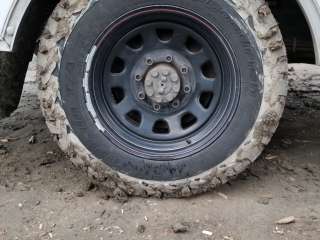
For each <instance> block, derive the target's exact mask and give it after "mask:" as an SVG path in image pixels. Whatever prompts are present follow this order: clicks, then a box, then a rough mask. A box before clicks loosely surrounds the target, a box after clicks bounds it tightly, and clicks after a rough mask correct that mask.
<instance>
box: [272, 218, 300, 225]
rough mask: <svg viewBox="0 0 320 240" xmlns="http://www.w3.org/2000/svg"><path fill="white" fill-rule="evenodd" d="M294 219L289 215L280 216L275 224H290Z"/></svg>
mask: <svg viewBox="0 0 320 240" xmlns="http://www.w3.org/2000/svg"><path fill="white" fill-rule="evenodd" d="M295 221H296V219H295V217H294V216H290V217H285V218H282V219H280V220H278V221H276V224H280V225H283V224H290V223H294V222H295Z"/></svg>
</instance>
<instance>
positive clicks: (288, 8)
mask: <svg viewBox="0 0 320 240" xmlns="http://www.w3.org/2000/svg"><path fill="white" fill-rule="evenodd" d="M125 2H126V1H123V3H120V2H119V3H116V2H115V1H114V0H100V1H87V0H77V1H76V0H75V1H71V0H61V1H58V0H51V1H47V2H46V3H44V1H40V0H6V1H4V2H2V3H0V51H1V52H2V55H0V60H1V58H2V59H5V60H3V61H4V62H2V63H1V61H0V66H3V68H2V69H0V74H1V73H5V74H8V76H9V77H7V78H3V79H4V80H2V81H4V83H3V84H2V89H4V90H2V89H1V88H0V93H1V94H2V93H4V92H6V93H7V97H5V98H6V99H5V100H2V102H1V98H0V104H3V105H5V104H7V105H9V106H8V108H7V109H6V111H4V115H5V114H8V113H9V112H10V111H12V110H13V109H14V107H15V105H16V104H17V99H19V97H20V94H21V89H22V84H23V80H22V76H23V74H25V72H26V69H27V63H28V62H29V60H30V59H31V57H32V53H33V52H34V50H35V49H36V51H35V52H36V53H35V54H36V55H37V59H38V68H39V70H38V73H39V76H40V77H39V81H40V90H41V91H40V99H41V104H42V109H43V112H44V116H45V117H46V120H47V124H48V127H49V129H50V131H51V132H52V133H53V134H54V135H55V136H56V137H57V139H58V142H59V145H60V147H61V148H62V150H63V151H66V152H67V153H69V155H70V156H71V159H72V160H73V162H74V163H75V164H76V165H78V166H80V167H81V168H83V169H85V171H87V172H88V174H89V176H91V177H92V178H93V179H94V180H95V181H96V182H98V183H100V184H101V185H103V186H104V187H105V188H106V189H107V191H111V193H110V194H111V195H121V194H128V195H138V196H158V197H162V196H168V197H171V196H173V197H187V196H190V195H193V194H198V193H201V192H205V191H208V190H211V189H212V188H214V187H215V186H217V185H219V184H221V183H225V182H227V181H228V180H229V179H230V178H232V177H234V176H236V175H237V174H238V173H239V172H241V171H243V170H244V169H245V168H246V167H247V166H248V165H249V164H250V163H251V162H252V161H254V160H255V159H256V157H257V156H258V155H259V154H260V153H261V151H262V150H263V147H264V146H265V145H266V144H267V143H268V142H269V140H270V138H271V136H272V134H273V133H274V131H275V129H276V127H277V125H278V121H279V119H280V117H281V114H282V110H283V107H284V102H285V96H286V90H287V89H286V80H285V78H286V67H287V57H286V53H285V51H284V45H283V40H284V42H285V45H286V48H287V50H288V57H289V61H290V62H292V61H296V60H299V55H301V56H303V58H300V60H301V61H306V62H309V63H313V64H320V0H291V1H285V0H270V1H267V2H268V3H269V6H270V8H271V12H270V10H269V7H268V5H267V4H266V3H265V2H264V1H263V0H261V1H254V0H246V1H244V0H237V1H234V2H232V3H231V1H228V0H208V1H204V0H198V1H187V0H182V1H178V0H176V1H175V0H168V1H160V0H154V1H149V2H148V1H142V3H141V2H139V1H137V2H136V3H135V1H132V2H130V1H129V2H128V3H127V4H128V10H127V11H126V12H124V11H125V10H123V9H125V8H126V6H125V5H124V4H125ZM112 4H113V5H112ZM112 6H114V9H115V11H114V12H115V13H113V12H112V11H109V10H108V9H111V8H113V7H112ZM193 8H195V10H194V11H193V10H192V9H193ZM246 8H248V9H246ZM101 9H103V11H105V13H106V16H105V15H100V14H102V10H101ZM52 11H53V12H52ZM210 11H212V12H214V14H211V15H210ZM153 13H154V14H153ZM117 14H118V15H117ZM121 14H122V15H121ZM272 14H273V15H274V16H275V18H274V17H273V15H272ZM50 15H51V16H50ZM215 15H217V16H220V18H219V19H220V20H218V18H217V19H215ZM49 16H50V17H49ZM104 16H105V17H104ZM178 16H180V17H181V18H180V19H179V18H178ZM48 19H49V20H48ZM145 19H147V20H145ZM167 19H168V20H167ZM181 19H184V20H185V22H183V20H181ZM275 20H277V21H278V22H279V23H280V29H281V32H280V30H279V29H278V24H277V22H276V21H275ZM95 21H96V25H95V23H94V22H95ZM215 21H216V23H215ZM124 22H125V23H126V24H127V25H128V26H129V27H127V25H123V23H124ZM32 23H34V26H31V24H32ZM138 23H139V24H140V25H139V24H138ZM292 23H294V24H292ZM61 24H63V25H61ZM211 24H212V25H211ZM215 24H216V25H215ZM44 25H46V27H45V29H44V31H43V32H42V29H43V26H44ZM131 25H132V26H131ZM88 26H91V28H90V27H88ZM97 29H98V30H97ZM104 29H105V30H104ZM141 29H143V30H141ZM41 32H42V35H41V36H40V33H41ZM149 32H150V33H149ZM89 33H90V34H89ZM111 33H112V34H111ZM155 33H156V35H157V36H153V34H155ZM176 33H178V35H177V34H176ZM281 33H282V34H281ZM148 34H149V35H148ZM179 34H180V35H179ZM237 34H239V35H238V37H235V36H237ZM118 35H119V37H118ZM90 36H91V37H90ZM93 36H96V37H95V39H93ZM282 36H283V38H282ZM39 37H40V40H39V44H38V43H37V39H38V38H39ZM116 37H117V39H114V38H116ZM155 37H156V38H157V39H156V40H155V39H154V38H155ZM79 38H82V41H79ZM181 38H183V40H181ZM150 39H152V40H150ZM239 40H240V41H239ZM148 41H155V42H153V43H154V44H155V47H152V42H148ZM176 41H181V42H179V44H177V43H176ZM26 42H28V44H26ZM61 42H62V43H61ZM92 42H94V44H93V45H92ZM109 42H110V43H109ZM121 44H124V45H121ZM150 44H151V45H150ZM180 45H183V49H181V46H180ZM36 46H38V47H37V48H36ZM120 46H122V47H120ZM127 48H128V49H129V50H130V51H131V52H130V53H129V52H125V50H128V49H127ZM78 50H79V51H78ZM103 51H104V52H108V55H106V56H105V55H103V54H102V53H101V52H103ZM58 52H59V53H58ZM139 52H141V53H139ZM133 55H134V57H133ZM200 55H201V56H200ZM1 56H3V57H1ZM198 57H199V59H198ZM109 58H112V59H111V60H109ZM6 59H9V60H6ZM18 59H19V60H18ZM240 59H242V61H239V60H240ZM5 61H7V62H8V63H6V62H5ZM144 61H145V62H144ZM1 64H2V65H1ZM8 66H9V67H10V69H11V72H10V71H9V72H8V70H7V68H8ZM102 66H103V67H102ZM100 68H102V69H100ZM12 69H16V70H17V71H18V70H19V71H20V72H22V75H20V76H16V75H10V74H11V73H12ZM99 69H100V70H99ZM107 69H110V73H108V74H109V75H105V74H106V72H108V71H109V70H107ZM128 69H130V70H128ZM99 71H100V72H99ZM127 71H128V73H126V72H127ZM129 71H130V72H129ZM57 72H58V74H57ZM126 74H127V75H126ZM102 75H103V78H108V79H109V78H110V80H109V82H110V83H105V82H104V81H105V80H103V79H100V78H101V76H102ZM121 75H124V76H122V78H123V79H124V80H121V81H127V80H126V79H130V81H129V80H128V81H129V82H128V83H127V84H124V85H121V86H118V85H117V84H119V83H112V81H113V80H112V79H113V78H116V77H119V76H120V77H121ZM169 75H170V76H169ZM0 76H1V75H0ZM122 78H121V79H122ZM131 78H133V79H134V80H131ZM58 79H59V81H58ZM71 79H78V81H71ZM199 79H202V80H199ZM219 79H220V80H219ZM208 80H210V81H211V80H212V81H214V82H216V83H215V84H214V86H213V84H212V82H210V83H207V82H206V83H205V81H208ZM231 80H232V81H231ZM0 81H1V78H0ZM118 81H120V80H118ZM219 81H221V82H219ZM17 82H18V83H17ZM160 83H161V84H160ZM206 84H207V85H206ZM71 85H72V86H71ZM109 85H110V86H109ZM128 85H129V86H128ZM216 85H217V86H216ZM102 86H103V88H104V90H103V91H102V90H101V89H100V88H101V87H102ZM6 88H7V89H10V91H6V90H5V89H6ZM73 88H75V89H78V90H77V91H76V92H75V90H74V89H73ZM211 88H212V89H211ZM199 89H200V90H199ZM104 91H105V92H108V94H109V95H108V94H107V93H105V92H104ZM58 92H59V93H58ZM102 92H104V93H102ZM128 92H129V93H128ZM111 95H112V97H111ZM131 95H133V98H131V97H132V96H131ZM216 95H217V99H216ZM3 96H5V95H3ZM10 98H14V99H13V100H12V101H11V102H6V101H7V99H10ZM109 98H110V99H111V100H110V99H109ZM127 98H129V99H131V100H130V101H129V102H126V99H127ZM193 98H195V99H196V100H192V99H193ZM194 101H195V102H197V103H198V101H199V104H200V105H201V106H200V105H199V104H198V105H199V106H200V107H199V106H198V105H196V104H195V103H193V102H194ZM123 102H125V103H123ZM131 102H135V103H134V106H131ZM136 102H137V103H136ZM253 102H256V103H255V104H253ZM120 105H124V106H123V107H121V106H120ZM197 106H198V107H199V108H201V110H199V109H198V110H195V108H196V107H197ZM1 107H2V106H0V108H1ZM104 108H106V109H104ZM83 109H86V110H85V112H84V111H83ZM0 110H1V109H0ZM240 110H241V111H240ZM122 111H125V112H124V113H122ZM193 111H194V112H193ZM239 111H240V112H239ZM241 112H242V113H243V112H246V114H241ZM0 113H1V111H0ZM238 115H239V116H238ZM0 116H1V115H0ZM128 119H129V120H128ZM145 119H147V120H145ZM148 119H149V120H148ZM148 121H150V122H152V126H148V125H149V124H148V123H149V122H148ZM117 122H121V123H117ZM236 126H238V127H236ZM215 131H216V132H215ZM232 134H234V136H235V137H233V135H232ZM104 141H106V143H104ZM228 142H230V145H229V143H228ZM220 153H221V154H220ZM211 157H212V158H213V159H214V160H212V159H211ZM100 159H102V160H101V161H100ZM127 159H128V160H127ZM197 161H198V162H199V163H197Z"/></svg>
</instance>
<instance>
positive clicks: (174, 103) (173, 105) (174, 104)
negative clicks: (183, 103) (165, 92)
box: [172, 100, 180, 108]
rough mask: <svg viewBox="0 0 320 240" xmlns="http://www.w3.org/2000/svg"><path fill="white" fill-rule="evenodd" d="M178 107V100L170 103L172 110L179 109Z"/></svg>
mask: <svg viewBox="0 0 320 240" xmlns="http://www.w3.org/2000/svg"><path fill="white" fill-rule="evenodd" d="M179 105H180V101H179V100H175V101H173V103H172V107H174V108H177V107H179Z"/></svg>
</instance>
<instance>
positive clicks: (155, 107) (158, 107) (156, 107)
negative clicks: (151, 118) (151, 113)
mask: <svg viewBox="0 0 320 240" xmlns="http://www.w3.org/2000/svg"><path fill="white" fill-rule="evenodd" d="M153 109H154V110H155V111H157V112H158V111H160V109H161V106H160V105H159V104H154V105H153Z"/></svg>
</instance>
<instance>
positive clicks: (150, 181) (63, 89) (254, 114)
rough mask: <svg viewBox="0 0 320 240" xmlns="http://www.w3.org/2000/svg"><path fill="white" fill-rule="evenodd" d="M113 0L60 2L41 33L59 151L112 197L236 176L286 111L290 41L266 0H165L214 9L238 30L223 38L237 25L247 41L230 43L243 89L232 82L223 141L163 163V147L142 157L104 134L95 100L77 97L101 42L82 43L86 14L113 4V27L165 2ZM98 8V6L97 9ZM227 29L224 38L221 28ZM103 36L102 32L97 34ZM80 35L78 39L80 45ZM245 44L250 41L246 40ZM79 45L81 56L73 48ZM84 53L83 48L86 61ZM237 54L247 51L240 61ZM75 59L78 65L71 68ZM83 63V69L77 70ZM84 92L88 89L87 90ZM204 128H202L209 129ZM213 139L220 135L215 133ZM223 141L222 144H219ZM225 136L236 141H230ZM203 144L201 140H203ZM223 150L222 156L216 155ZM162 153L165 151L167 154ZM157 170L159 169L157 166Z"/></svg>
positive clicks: (48, 109)
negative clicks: (233, 101) (94, 109)
mask: <svg viewBox="0 0 320 240" xmlns="http://www.w3.org/2000/svg"><path fill="white" fill-rule="evenodd" d="M115 2H119V1H115ZM115 2H114V1H111V0H109V1H107V0H106V1H104V0H100V1H98V2H96V1H92V2H90V1H84V0H78V1H77V0H72V1H71V0H62V1H61V2H60V3H59V4H58V5H57V7H56V9H55V10H54V12H53V13H52V15H51V17H50V18H49V20H48V23H47V25H46V28H45V30H44V32H43V34H42V36H41V38H40V46H39V51H38V53H37V57H38V76H39V84H40V94H39V95H40V100H41V108H42V111H43V114H44V116H45V119H46V123H47V125H48V128H49V130H50V132H51V133H52V134H53V135H54V137H55V139H56V140H57V142H58V144H59V146H60V147H61V149H62V150H63V151H64V152H66V153H67V154H68V155H69V156H70V158H71V160H72V162H73V163H74V164H75V165H76V166H79V167H80V168H82V169H83V170H84V171H85V172H87V174H88V175H89V176H90V177H91V178H92V179H93V180H94V181H95V182H96V183H97V184H99V185H100V186H102V187H103V188H104V189H105V191H106V193H107V194H109V195H111V196H123V195H130V196H143V197H147V196H155V197H188V196H191V195H195V194H199V193H203V192H206V191H210V190H212V189H214V188H215V187H216V186H218V185H220V184H223V183H226V182H227V181H229V180H230V179H232V178H234V177H235V176H237V174H238V173H240V172H242V171H243V170H245V169H246V168H247V167H248V165H249V164H250V163H252V162H253V161H254V160H255V159H256V158H257V157H258V156H259V154H260V153H261V152H262V150H263V149H264V147H265V145H266V144H268V142H269V141H270V139H271V137H272V135H273V133H274V132H275V130H276V128H277V126H278V123H279V120H280V117H281V115H282V111H283V108H284V104H285V98H286V94H287V80H286V73H287V58H286V52H285V47H284V43H283V40H282V36H281V33H280V30H279V28H278V25H277V22H276V21H275V19H274V17H273V16H272V13H271V11H270V9H269V7H268V6H267V5H266V3H265V2H264V1H250V0H236V1H232V2H233V3H232V5H229V4H230V3H229V1H224V0H221V1H182V0H181V1H178V0H176V1H174V0H168V1H165V3H166V5H170V6H173V7H175V8H183V9H186V10H187V12H188V14H189V12H191V11H192V12H193V11H195V12H196V14H195V15H194V16H196V15H197V17H198V15H199V14H200V15H201V17H199V18H201V19H202V18H204V19H205V20H206V21H208V22H206V23H212V20H213V19H214V16H213V14H211V12H214V11H215V13H216V14H218V15H219V14H220V15H221V16H223V17H224V19H227V21H226V23H225V24H231V25H232V26H233V28H234V29H233V30H232V29H231V30H230V29H229V28H228V29H225V35H226V36H224V37H226V38H227V36H229V37H230V36H231V35H232V34H233V35H236V33H237V31H238V33H239V35H238V36H239V39H240V40H239V41H238V42H239V44H244V45H243V46H244V48H241V45H239V48H238V49H232V47H231V52H233V53H234V54H235V56H236V57H235V60H237V61H236V62H237V63H236V64H235V65H237V68H235V69H236V70H235V72H237V71H239V72H240V73H239V75H237V79H239V82H238V83H239V85H238V87H237V86H236V85H233V87H231V88H230V89H242V90H241V91H238V93H234V94H233V95H235V96H236V95H237V94H239V96H238V98H237V99H238V100H237V102H236V104H235V105H236V106H237V107H236V109H235V110H234V112H232V113H230V114H231V115H232V117H231V118H230V119H227V120H226V122H228V124H225V125H226V127H224V129H222V130H221V131H222V133H221V136H219V137H218V138H217V139H218V141H216V140H215V141H212V142H211V145H210V144H209V146H207V147H206V148H202V149H201V151H200V150H199V151H194V152H192V154H189V155H188V154H186V156H185V157H183V158H180V159H179V157H176V156H173V155H172V156H169V155H168V156H167V157H166V159H161V160H162V161H158V160H159V159H160V157H158V158H159V159H157V157H155V158H153V156H160V155H157V154H158V153H159V152H153V153H151V154H149V155H148V154H146V156H143V157H140V156H138V155H139V154H137V155H135V154H129V152H130V151H129V150H126V149H125V148H122V147H118V146H117V145H116V144H114V142H112V141H111V140H110V141H109V140H108V139H110V138H112V137H113V136H111V135H107V136H105V135H104V134H103V133H105V132H108V131H106V130H108V127H109V128H110V126H109V125H108V124H105V123H104V122H103V121H102V120H101V121H102V123H101V124H100V122H99V121H98V122H99V124H97V121H95V120H96V118H95V117H96V116H93V115H94V114H92V112H90V109H92V108H91V107H92V106H93V105H92V106H91V105H90V106H89V107H88V104H86V103H87V102H88V100H89V99H86V98H85V97H84V98H83V99H82V100H81V101H78V100H79V99H78V98H77V97H78V96H79V97H81V96H85V93H84V92H86V91H85V89H83V86H84V85H83V79H84V78H85V77H84V75H85V73H86V71H85V69H86V68H87V67H88V62H91V60H92V61H93V62H94V58H92V55H90V53H93V52H94V51H92V47H93V46H97V45H94V44H93V43H91V45H90V44H89V43H90V41H91V42H92V39H90V41H89V40H88V41H86V40H85V39H82V40H83V42H84V44H83V45H81V40H79V36H81V35H82V36H83V34H85V33H84V32H83V31H81V26H83V24H84V21H85V20H84V19H90V14H91V19H92V18H93V17H94V16H97V14H99V11H100V13H101V9H109V8H108V7H110V4H111V5H112V4H113V10H114V11H113V13H112V14H109V13H108V14H106V15H108V17H109V19H107V17H106V20H105V21H109V24H111V25H112V24H113V22H114V21H116V20H117V18H116V15H117V14H118V15H119V18H121V16H122V15H125V14H126V13H127V12H134V11H136V9H138V8H145V7H150V5H162V4H163V5H165V4H164V1H137V2H136V1H128V3H126V2H127V1H123V2H121V3H115ZM99 4H100V5H99ZM122 5H123V6H122ZM95 8H97V9H100V10H96V12H95V10H94V9H95ZM157 11H159V9H157ZM193 13H194V12H193ZM193 13H192V14H193ZM230 15H232V16H236V19H237V20H236V21H235V22H233V21H234V19H235V18H231V17H230ZM207 19H209V20H207ZM228 21H229V22H228ZM91 22H92V21H91ZM87 23H88V24H87V25H88V26H87V30H88V31H90V28H91V29H92V27H93V25H92V26H91V25H90V23H89V21H88V22H87ZM99 24H100V23H99ZM217 24H218V23H217ZM101 25H102V23H101ZM79 26H80V27H79ZM105 27H106V26H105ZM218 27H219V26H218ZM218 27H217V29H218V30H219V28H218ZM236 29H238V30H236ZM128 31H129V30H128ZM101 32H103V31H102V30H101ZM101 32H100V33H101ZM221 33H222V38H223V29H222V30H221ZM102 35H103V34H102ZM120 35H121V34H120ZM107 36H108V35H107ZM98 37H99V36H98V35H97V36H96V38H98ZM77 39H78V40H79V41H78V42H80V43H75V42H77V41H76V40H77ZM110 41H111V40H110ZM229 41H230V42H231V43H230V42H229V43H230V45H232V42H233V43H235V42H236V39H235V38H234V37H233V39H229ZM247 43H250V44H249V45H246V44H247ZM77 44H78V45H77ZM84 45H85V46H84ZM88 45H90V46H88ZM75 46H77V49H78V50H79V51H78V52H79V54H80V55H77V54H78V53H75V51H74V50H75V49H76V48H75ZM82 52H84V54H83V55H82V59H81V53H82ZM73 53H74V54H75V55H73ZM241 54H242V55H241ZM246 54H248V55H246ZM239 56H242V59H241V61H239V60H240V59H239ZM246 56H247V58H246ZM237 57H238V58H237ZM73 58H74V59H73ZM72 59H73V60H74V61H72ZM88 59H89V60H88ZM72 62H73V63H77V64H78V65H80V67H79V68H77V67H75V68H73V66H74V65H72ZM246 66H247V67H246ZM259 66H261V69H260V70H259ZM89 67H90V66H89ZM72 69H77V73H78V75H79V76H78V77H76V79H75V81H74V82H72V84H71V85H72V86H71V85H70V83H69V84H68V81H67V79H70V77H73V76H74V75H72V74H75V70H72ZM79 69H80V70H81V69H82V70H83V71H78V70H79ZM60 70H61V71H60ZM221 72H223V69H222V70H221ZM77 78H78V79H77ZM235 78H236V77H235ZM181 81H182V80H181ZM186 81H187V80H186ZM190 81H191V82H192V80H190ZM250 81H251V82H250ZM181 83H182V84H185V82H181ZM195 84H198V83H195ZM73 88H75V89H78V90H79V89H80V90H79V91H78V90H77V91H78V93H77V92H72V91H73ZM221 89H222V88H221ZM83 90H84V92H81V91H83ZM68 93H69V95H68ZM70 93H71V94H75V95H74V99H75V100H74V101H73V100H72V98H70ZM222 95H223V94H222ZM231 95H232V94H231ZM179 96H180V95H179ZM183 96H184V95H183ZM253 100H255V101H253ZM89 101H90V100H89ZM182 101H185V100H184V99H182ZM186 101H187V100H186ZM221 102H222V101H221ZM79 104H80V105H79ZM81 104H82V105H81ZM93 107H94V106H93ZM95 113H96V112H95ZM97 115H99V114H97ZM213 115H214V114H212V116H213ZM244 115H245V116H247V118H246V117H244ZM77 119H78V120H79V121H78V122H77ZM210 120H211V115H210V116H209V117H208V121H207V122H206V123H204V124H209V123H210V122H212V121H210ZM83 121H84V122H85V123H83ZM90 121H91V122H90ZM203 126H205V125H203ZM203 126H201V127H199V129H201V128H205V127H203ZM169 132H170V131H169ZM195 132H196V131H195ZM232 133H234V135H232ZM190 134H191V135H192V134H193V133H189V135H190ZM100 135H101V136H100ZM189 135H187V138H186V136H184V139H187V143H188V144H190V143H192V141H190V142H189V141H188V136H189ZM103 136H104V137H105V139H106V140H105V141H101V139H104V138H103ZM214 136H217V135H214ZM235 136H236V137H235ZM210 137H211V138H210V139H213V138H214V137H213V135H212V136H210ZM95 139H96V140H95ZM117 140H118V139H117ZM170 141H172V140H170ZM219 141H220V145H219V144H218V143H217V142H219ZM209 142H210V141H209ZM227 142H230V144H226V143H227ZM101 144H102V145H101ZM103 144H104V145H103ZM95 145H96V146H97V147H95ZM120 145H121V144H120ZM120 145H119V146H120ZM202 145H203V144H202ZM202 145H201V144H200V143H199V146H202ZM130 147H132V145H130ZM132 148H133V147H132ZM105 149H109V150H108V151H106V150H105ZM129 149H131V148H129ZM133 149H134V148H133ZM199 149H200V148H199ZM132 152H133V153H134V152H135V151H132ZM217 152H219V153H221V154H220V155H219V156H216V155H215V154H216V153H217ZM181 153H182V152H179V154H181ZM142 154H145V152H142ZM160 154H161V152H160ZM163 154H164V155H165V156H166V152H164V153H163ZM182 155H183V154H182ZM148 156H149V157H148ZM135 163H136V165H135ZM157 169H161V171H160V172H159V171H158V172H157ZM162 172H163V174H162Z"/></svg>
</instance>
